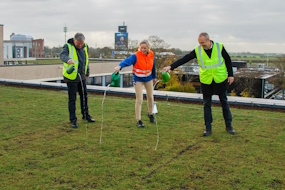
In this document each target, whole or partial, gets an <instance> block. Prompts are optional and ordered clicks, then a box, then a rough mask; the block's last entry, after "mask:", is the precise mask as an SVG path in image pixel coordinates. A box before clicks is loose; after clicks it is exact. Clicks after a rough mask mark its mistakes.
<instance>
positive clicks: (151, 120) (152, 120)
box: [147, 114, 155, 123]
mask: <svg viewBox="0 0 285 190" xmlns="http://www.w3.org/2000/svg"><path fill="white" fill-rule="evenodd" d="M147 116H148V118H149V121H150V122H151V123H154V122H155V120H154V117H153V114H152V115H149V114H147Z"/></svg>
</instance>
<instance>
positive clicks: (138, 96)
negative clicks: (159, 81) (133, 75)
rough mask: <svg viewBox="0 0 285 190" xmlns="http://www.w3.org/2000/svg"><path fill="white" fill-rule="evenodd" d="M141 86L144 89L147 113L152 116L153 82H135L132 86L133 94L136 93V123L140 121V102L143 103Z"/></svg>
mask: <svg viewBox="0 0 285 190" xmlns="http://www.w3.org/2000/svg"><path fill="white" fill-rule="evenodd" d="M143 86H144V87H145V89H146V98H147V106H148V113H149V114H150V115H151V114H152V109H153V95H152V91H153V82H152V80H151V81H149V82H136V83H135V84H134V87H135V92H136V109H135V110H136V119H137V121H139V120H141V110H142V102H143Z"/></svg>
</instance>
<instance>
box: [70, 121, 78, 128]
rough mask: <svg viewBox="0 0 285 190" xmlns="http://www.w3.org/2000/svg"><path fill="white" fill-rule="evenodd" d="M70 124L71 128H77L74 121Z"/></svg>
mask: <svg viewBox="0 0 285 190" xmlns="http://www.w3.org/2000/svg"><path fill="white" fill-rule="evenodd" d="M70 123H71V127H72V128H78V124H77V121H76V120H74V121H70Z"/></svg>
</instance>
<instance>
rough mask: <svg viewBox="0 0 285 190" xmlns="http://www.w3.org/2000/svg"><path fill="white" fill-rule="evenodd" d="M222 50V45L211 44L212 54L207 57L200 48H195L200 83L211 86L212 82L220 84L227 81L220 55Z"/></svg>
mask: <svg viewBox="0 0 285 190" xmlns="http://www.w3.org/2000/svg"><path fill="white" fill-rule="evenodd" d="M222 49H223V44H222V43H215V42H213V47H212V54H211V57H209V56H208V55H207V53H206V52H205V50H204V49H203V48H202V47H201V46H197V47H196V48H195V53H196V57H197V61H198V63H199V65H200V72H199V76H200V82H201V83H203V84H211V83H212V81H213V80H214V81H215V82H216V83H221V82H223V81H225V80H226V79H227V77H228V76H227V68H226V65H225V62H224V58H223V57H222V55H221V52H222Z"/></svg>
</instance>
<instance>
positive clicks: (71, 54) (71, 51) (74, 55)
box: [62, 43, 89, 80]
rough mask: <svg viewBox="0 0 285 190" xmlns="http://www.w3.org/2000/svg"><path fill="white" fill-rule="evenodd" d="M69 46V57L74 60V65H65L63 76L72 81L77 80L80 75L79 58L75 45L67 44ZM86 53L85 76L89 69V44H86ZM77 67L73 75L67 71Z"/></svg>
mask: <svg viewBox="0 0 285 190" xmlns="http://www.w3.org/2000/svg"><path fill="white" fill-rule="evenodd" d="M67 46H68V50H69V55H68V57H69V58H70V59H72V60H73V61H74V64H68V63H65V62H64V63H63V69H62V75H63V76H64V77H66V78H68V79H70V80H75V79H76V77H77V73H78V56H77V53H76V49H75V47H74V46H73V45H71V44H70V43H67ZM84 51H85V55H86V64H85V74H87V67H88V63H89V61H88V51H87V44H86V43H85V47H84ZM73 65H74V66H75V69H74V71H73V72H72V73H70V74H68V73H67V70H68V69H69V68H70V67H72V66H73Z"/></svg>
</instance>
